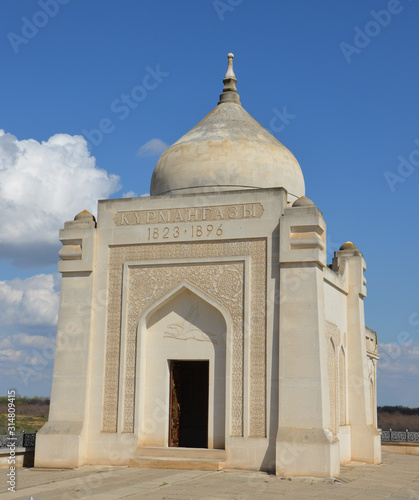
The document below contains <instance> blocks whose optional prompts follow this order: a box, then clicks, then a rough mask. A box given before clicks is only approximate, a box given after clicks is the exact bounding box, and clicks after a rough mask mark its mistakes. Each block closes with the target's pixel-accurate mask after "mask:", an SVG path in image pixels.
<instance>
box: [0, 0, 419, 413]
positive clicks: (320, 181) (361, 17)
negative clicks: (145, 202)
mask: <svg viewBox="0 0 419 500" xmlns="http://www.w3.org/2000/svg"><path fill="white" fill-rule="evenodd" d="M418 19H419V4H418V2H415V1H413V0H400V1H398V0H390V1H383V0H363V1H360V0H358V1H352V2H349V1H347V2H343V1H340V2H337V1H336V0H319V1H318V2H313V1H312V0H299V1H298V0H294V1H291V0H289V1H285V0H280V1H273V0H271V1H267V0H259V1H257V2H256V0H241V1H240V0H215V1H214V0H200V1H198V0H194V1H192V0H190V1H185V0H183V1H181V2H173V1H168V0H154V1H134V0H120V1H118V2H117V1H115V0H109V1H107V2H103V1H102V2H100V1H99V0H90V1H89V2H86V1H82V0H60V1H59V0H38V1H29V0H26V1H25V0H22V1H19V2H16V1H15V0H3V1H2V2H1V4H0V55H1V69H0V72H1V90H2V92H1V96H0V129H2V130H3V131H4V132H0V211H1V214H2V215H1V221H0V311H1V317H2V321H1V323H0V375H1V377H0V379H1V382H0V390H1V392H2V393H4V392H5V391H6V390H7V389H8V388H10V387H15V388H17V390H18V392H19V393H20V394H22V395H23V394H26V395H35V394H36V395H44V396H48V395H49V393H50V387H51V376H52V364H53V349H54V335H55V325H56V316H57V311H58V303H59V286H60V285H59V284H60V280H59V275H58V274H57V267H56V262H57V251H58V249H59V248H60V244H59V241H58V230H59V229H60V227H63V224H64V221H65V220H70V219H72V218H73V217H74V216H75V215H76V213H78V212H79V211H80V210H83V209H85V208H87V209H89V210H91V211H95V207H96V203H97V199H98V198H99V199H100V198H108V197H122V196H127V195H138V196H140V195H143V194H146V193H148V192H149V183H150V179H151V174H152V171H153V168H154V165H155V163H156V161H157V159H158V156H159V154H160V153H161V152H162V150H163V149H164V147H165V145H167V144H172V143H173V142H174V141H176V140H177V139H178V138H179V137H180V136H181V135H183V134H184V133H185V132H187V131H188V130H189V129H191V128H192V127H193V126H194V125H195V124H196V123H197V122H198V121H199V120H200V119H201V118H203V117H204V116H205V115H206V114H207V113H208V112H209V111H211V109H213V108H214V107H215V105H216V104H217V102H218V97H219V94H220V93H221V91H222V78H223V76H224V74H225V70H226V64H227V58H226V54H227V53H228V52H230V51H232V52H233V53H234V54H235V59H234V69H235V73H236V76H237V78H238V83H237V89H238V92H239V94H240V96H241V102H242V104H243V107H244V108H245V109H246V110H247V111H248V112H249V113H250V114H251V115H252V116H253V117H254V118H256V119H257V120H258V121H259V122H260V123H261V124H262V125H263V126H264V127H266V128H267V129H268V130H270V131H271V132H272V133H273V134H274V135H275V137H277V138H278V139H279V140H280V141H281V142H283V143H284V144H285V145H286V146H287V147H288V148H289V149H290V150H291V151H292V152H293V153H294V155H295V156H296V157H297V159H298V161H299V163H300V165H301V168H302V170H303V173H304V177H305V182H306V194H307V196H309V197H310V198H311V199H312V200H313V201H314V202H315V203H316V204H317V206H318V207H319V208H320V209H321V210H322V211H323V214H324V217H325V220H326V223H327V231H328V260H329V262H330V261H331V259H332V256H333V251H334V250H337V249H338V248H339V247H340V245H341V244H342V243H344V242H345V241H347V240H351V241H353V242H354V243H355V244H356V245H357V246H358V247H359V249H360V250H361V251H362V252H363V254H364V257H365V258H366V261H367V267H368V269H367V273H366V278H367V287H368V297H367V298H366V300H365V310H366V323H367V325H368V326H369V327H370V328H372V329H374V330H376V331H377V332H378V335H379V341H380V344H381V345H380V351H381V354H382V362H381V367H380V370H379V389H378V394H379V397H378V402H379V404H382V405H384V404H401V405H407V406H419V390H418V387H419V279H418V278H419V259H418V257H417V255H418V250H417V249H418V246H419V236H418V222H419V221H418V219H419V217H418V214H419V197H418V196H417V192H418V181H419V173H418V170H419V92H418V88H419V82H418V80H419V52H418V51H417V47H418V45H419V30H418Z"/></svg>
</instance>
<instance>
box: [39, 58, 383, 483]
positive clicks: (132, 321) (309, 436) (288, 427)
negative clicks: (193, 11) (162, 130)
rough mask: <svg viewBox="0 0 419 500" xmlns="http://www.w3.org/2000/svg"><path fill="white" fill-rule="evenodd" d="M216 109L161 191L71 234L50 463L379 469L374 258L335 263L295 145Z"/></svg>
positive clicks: (103, 206)
mask: <svg viewBox="0 0 419 500" xmlns="http://www.w3.org/2000/svg"><path fill="white" fill-rule="evenodd" d="M223 81H224V89H223V92H222V94H221V96H220V100H219V102H218V105H217V106H216V107H215V108H214V109H213V110H212V111H211V112H210V113H209V114H208V115H207V116H206V117H205V118H204V119H203V120H201V121H200V122H199V123H198V124H197V125H196V126H195V127H194V128H192V129H191V130H190V131H189V132H188V133H186V134H185V135H184V136H183V137H181V138H180V139H179V140H178V141H177V142H175V143H174V144H173V145H172V146H170V147H169V148H168V149H167V150H166V151H165V152H164V153H163V154H162V155H161V157H160V159H159V161H158V162H157V165H156V167H155V169H154V173H153V176H152V179H151V191H150V194H151V196H150V197H139V198H129V199H109V200H101V201H99V205H98V213H97V219H95V218H94V217H93V216H92V215H91V214H90V213H89V212H87V211H83V212H80V213H79V214H77V215H76V217H75V218H74V220H73V221H69V222H66V223H65V225H64V229H63V230H61V232H60V240H61V242H62V245H63V246H62V248H61V250H60V252H59V256H60V258H61V260H60V262H59V264H58V268H59V271H60V272H61V273H62V286H61V301H60V310H59V320H58V330H57V343H56V354H55V364H54V375H53V382H52V394H51V409H50V414H49V420H48V422H47V424H46V425H45V426H44V427H43V428H42V430H41V431H40V432H39V433H38V435H37V441H36V456H35V465H36V466H37V467H59V468H63V467H77V466H80V465H83V464H101V465H105V464H109V465H131V466H136V467H181V468H198V469H215V470H217V469H222V468H236V469H251V470H269V471H274V472H276V474H278V475H283V476H317V477H330V476H336V475H338V474H339V470H340V464H345V463H347V462H349V461H351V460H357V461H362V462H366V463H369V464H378V463H380V460H381V444H380V432H379V431H378V430H377V419H376V363H377V360H378V354H377V338H376V334H375V332H373V331H372V330H369V329H367V328H366V327H365V321H364V297H365V296H366V287H365V283H366V281H365V278H364V272H365V268H366V264H365V260H364V258H363V256H362V253H361V252H360V250H359V249H358V248H357V247H356V246H355V245H354V244H353V243H350V242H347V243H345V244H343V245H342V247H341V248H340V250H339V251H336V252H335V254H334V258H333V262H332V263H331V264H327V262H326V223H325V221H324V219H323V214H322V212H321V211H320V209H319V208H318V207H317V206H316V205H315V203H314V202H313V201H311V200H310V199H309V198H307V197H305V186H304V178H303V173H302V171H301V168H300V165H299V163H298V161H297V160H296V158H295V157H294V155H293V154H292V153H291V152H290V151H289V150H288V149H287V148H286V147H285V146H284V145H282V144H281V143H280V142H279V141H278V140H277V139H276V138H275V137H273V136H272V135H271V134H270V133H269V132H268V131H267V130H265V129H264V128H263V127H262V126H261V125H260V124H259V123H258V122H257V121H256V120H254V119H253V118H252V117H251V116H250V115H249V114H248V113H247V112H246V111H245V110H244V108H243V107H242V106H241V103H240V99H239V95H238V93H237V91H236V81H237V80H236V77H235V75H234V72H233V55H232V54H229V55H228V70H227V74H226V76H225V78H224V80H223Z"/></svg>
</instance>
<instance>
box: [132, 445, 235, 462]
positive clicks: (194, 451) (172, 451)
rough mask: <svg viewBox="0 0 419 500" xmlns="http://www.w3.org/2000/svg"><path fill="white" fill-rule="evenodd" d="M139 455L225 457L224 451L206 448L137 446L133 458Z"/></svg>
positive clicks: (221, 458) (220, 458) (221, 459)
mask: <svg viewBox="0 0 419 500" xmlns="http://www.w3.org/2000/svg"><path fill="white" fill-rule="evenodd" d="M141 457H165V458H167V457H177V458H196V459H205V460H218V461H224V460H225V459H226V451H225V450H215V449H208V448H177V447H161V446H141V447H139V448H137V450H136V452H135V458H141Z"/></svg>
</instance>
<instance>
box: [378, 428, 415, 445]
mask: <svg viewBox="0 0 419 500" xmlns="http://www.w3.org/2000/svg"><path fill="white" fill-rule="evenodd" d="M390 441H391V442H398V443H400V442H403V441H404V442H405V443H419V432H409V430H408V429H406V430H405V431H393V430H391V429H390V430H389V431H382V432H381V442H383V443H389V442H390Z"/></svg>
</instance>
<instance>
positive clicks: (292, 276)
mask: <svg viewBox="0 0 419 500" xmlns="http://www.w3.org/2000/svg"><path fill="white" fill-rule="evenodd" d="M325 241H326V224H325V222H324V220H323V216H322V213H321V212H320V210H319V209H318V208H317V207H316V206H315V205H314V204H313V202H312V201H311V200H309V199H308V198H300V199H299V200H297V201H296V202H295V203H294V205H293V207H292V208H287V209H285V211H284V215H283V216H282V217H281V220H280V307H279V315H280V321H279V323H280V336H279V426H278V435H277V446H276V473H277V474H278V475H284V476H317V477H331V476H335V475H337V474H338V473H339V447H338V440H337V438H336V436H335V435H334V434H333V433H332V431H331V430H330V402H329V381H328V365H327V359H328V358H327V343H326V337H325V335H324V331H325V316H324V284H323V268H324V267H325V266H326V253H325V250H326V248H325V246H326V245H325Z"/></svg>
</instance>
